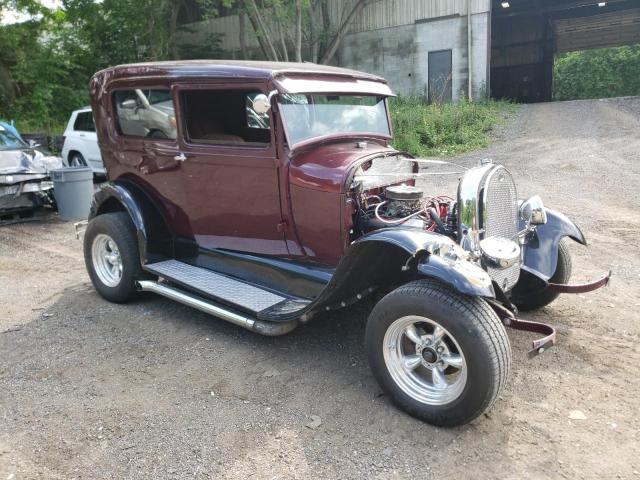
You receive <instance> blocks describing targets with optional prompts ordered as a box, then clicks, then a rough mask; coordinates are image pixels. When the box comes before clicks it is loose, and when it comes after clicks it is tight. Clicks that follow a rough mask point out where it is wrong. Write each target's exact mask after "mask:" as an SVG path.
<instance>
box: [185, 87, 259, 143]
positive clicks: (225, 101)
mask: <svg viewBox="0 0 640 480" xmlns="http://www.w3.org/2000/svg"><path fill="white" fill-rule="evenodd" d="M265 99H266V96H265V95H264V94H263V93H262V92H256V91H247V90H192V91H183V93H182V105H183V108H184V112H183V114H184V115H183V116H184V119H185V124H186V125H185V126H186V130H187V137H188V139H189V140H190V141H192V142H197V143H207V144H236V145H248V146H251V145H258V146H260V145H268V144H269V143H270V141H271V133H270V130H269V129H270V119H269V112H268V111H265V108H264V104H262V105H261V106H262V108H260V107H259V106H258V104H259V103H260V102H264V100H265Z"/></svg>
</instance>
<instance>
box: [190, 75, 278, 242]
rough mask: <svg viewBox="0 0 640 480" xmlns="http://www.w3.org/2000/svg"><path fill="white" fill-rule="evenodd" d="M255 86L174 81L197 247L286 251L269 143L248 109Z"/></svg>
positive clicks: (270, 133)
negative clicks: (202, 84)
mask: <svg viewBox="0 0 640 480" xmlns="http://www.w3.org/2000/svg"><path fill="white" fill-rule="evenodd" d="M256 95H264V92H263V91H262V89H261V86H260V85H253V86H251V85H249V86H247V85H243V86H242V87H236V86H233V85H211V86H197V87H196V86H188V85H185V86H178V98H179V109H180V117H181V119H180V122H179V128H180V131H181V135H179V137H180V139H181V142H180V149H181V154H183V155H184V157H185V160H184V161H183V162H182V166H181V171H182V180H183V182H184V189H185V191H186V192H187V193H186V194H187V199H188V200H187V203H186V204H185V205H184V207H183V208H184V211H185V213H186V214H187V216H188V217H189V220H190V224H191V228H192V230H193V234H194V238H195V240H196V242H197V243H198V245H199V246H200V247H201V248H205V249H229V250H235V251H241V252H247V253H253V254H262V255H287V253H288V251H287V246H286V242H285V237H284V232H283V230H284V229H283V224H282V214H281V206H280V189H279V185H278V165H277V162H276V155H275V151H276V149H275V140H274V135H273V131H272V129H271V128H270V126H269V117H268V116H267V121H266V124H265V123H264V122H262V123H260V122H257V123H256V122H255V119H253V118H252V116H251V115H249V114H248V110H247V109H248V108H249V107H250V106H252V105H253V100H254V99H255V96H256Z"/></svg>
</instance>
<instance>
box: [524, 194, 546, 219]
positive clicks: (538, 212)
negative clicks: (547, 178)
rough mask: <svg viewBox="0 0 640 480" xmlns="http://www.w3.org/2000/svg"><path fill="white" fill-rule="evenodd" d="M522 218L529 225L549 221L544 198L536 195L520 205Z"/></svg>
mask: <svg viewBox="0 0 640 480" xmlns="http://www.w3.org/2000/svg"><path fill="white" fill-rule="evenodd" d="M520 218H522V220H524V221H525V222H526V223H527V224H528V225H544V224H545V223H547V212H546V210H545V209H544V204H543V203H542V199H541V198H540V197H539V196H538V195H534V196H533V197H531V198H529V199H528V200H525V201H524V202H522V205H520Z"/></svg>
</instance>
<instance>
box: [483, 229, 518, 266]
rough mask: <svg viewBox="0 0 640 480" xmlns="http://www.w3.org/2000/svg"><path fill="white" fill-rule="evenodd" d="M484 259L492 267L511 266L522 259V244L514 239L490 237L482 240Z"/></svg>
mask: <svg viewBox="0 0 640 480" xmlns="http://www.w3.org/2000/svg"><path fill="white" fill-rule="evenodd" d="M480 251H481V252H482V259H483V260H484V261H485V263H486V264H487V265H488V266H489V267H492V268H498V269H503V268H509V267H512V266H513V265H515V264H516V263H518V261H519V260H520V245H518V244H517V243H516V242H514V241H513V240H509V239H507V238H501V237H489V238H485V239H484V240H482V241H481V242H480Z"/></svg>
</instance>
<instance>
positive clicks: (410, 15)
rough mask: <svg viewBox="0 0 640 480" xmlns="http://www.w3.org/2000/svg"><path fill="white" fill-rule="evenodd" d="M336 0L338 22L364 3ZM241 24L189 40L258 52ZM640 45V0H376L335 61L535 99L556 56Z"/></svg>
mask: <svg viewBox="0 0 640 480" xmlns="http://www.w3.org/2000/svg"><path fill="white" fill-rule="evenodd" d="M327 1H328V8H327V11H328V12H329V15H330V17H331V18H332V23H333V24H334V25H337V24H339V22H340V19H342V18H344V17H345V15H346V12H348V11H350V9H351V8H352V6H353V4H354V2H355V0H327ZM240 22H241V19H240V18H239V17H238V16H237V15H231V16H226V17H220V18H215V19H211V20H207V21H203V22H199V23H197V24H192V25H191V29H190V30H191V31H192V32H195V33H191V34H189V35H190V41H193V40H194V36H195V38H196V41H198V40H197V38H198V37H200V39H202V38H204V37H203V36H204V35H212V34H213V35H218V36H219V37H220V39H221V47H222V49H223V50H224V51H225V54H226V55H227V56H228V57H232V58H247V57H248V58H259V56H260V52H259V48H258V41H257V38H256V36H255V35H254V34H253V32H252V31H251V29H249V31H248V32H247V33H246V34H245V38H244V39H240V38H239V32H240V31H241V30H242V29H240ZM245 31H246V30H245ZM200 41H202V40H200ZM635 43H640V0H610V1H607V2H598V1H594V0H509V1H502V0H372V1H371V2H370V3H369V4H368V5H367V6H366V7H364V9H362V11H361V12H360V13H359V14H358V15H357V16H356V17H355V18H353V19H352V21H351V22H350V23H349V25H348V28H347V33H346V35H345V36H344V38H343V40H342V42H341V44H340V46H339V48H338V51H337V52H336V55H335V57H334V58H333V60H332V63H334V64H337V65H339V66H343V67H349V68H354V69H357V70H364V71H367V72H371V73H376V74H379V75H381V76H383V77H385V78H387V79H388V80H389V82H390V83H391V85H392V87H393V89H394V90H395V91H396V92H398V93H401V94H419V95H424V96H425V97H427V98H429V99H431V100H441V101H448V100H453V101H456V100H458V99H460V98H461V97H465V96H469V95H471V97H472V98H478V97H479V96H480V95H483V94H485V93H487V94H491V95H492V96H494V97H500V98H502V97H507V98H512V99H515V100H519V101H527V102H535V101H546V100H550V99H551V95H552V85H553V83H552V82H553V62H554V57H555V55H556V54H557V53H563V52H568V51H572V50H584V49H589V48H598V47H609V46H616V45H624V44H635ZM241 45H244V49H242V48H241Z"/></svg>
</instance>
